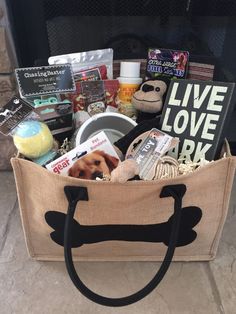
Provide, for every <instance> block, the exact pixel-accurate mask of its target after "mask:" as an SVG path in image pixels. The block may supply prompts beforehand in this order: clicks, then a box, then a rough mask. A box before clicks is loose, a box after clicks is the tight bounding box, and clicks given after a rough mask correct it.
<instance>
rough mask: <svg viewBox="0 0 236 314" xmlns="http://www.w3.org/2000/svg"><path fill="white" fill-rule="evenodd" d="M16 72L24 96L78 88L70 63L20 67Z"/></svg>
mask: <svg viewBox="0 0 236 314" xmlns="http://www.w3.org/2000/svg"><path fill="white" fill-rule="evenodd" d="M15 74H16V79H17V83H18V86H19V91H20V94H21V96H22V97H31V96H37V95H43V94H53V93H65V92H73V91H75V89H76V88H75V82H74V78H73V73H72V69H71V65H70V64H58V65H50V66H43V67H32V68H18V69H16V70H15Z"/></svg>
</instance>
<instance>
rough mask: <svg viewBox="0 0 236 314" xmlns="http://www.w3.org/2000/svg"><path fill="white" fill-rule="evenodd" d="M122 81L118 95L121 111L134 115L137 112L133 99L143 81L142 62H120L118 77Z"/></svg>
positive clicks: (130, 115)
mask: <svg viewBox="0 0 236 314" xmlns="http://www.w3.org/2000/svg"><path fill="white" fill-rule="evenodd" d="M117 80H118V81H119V83H120V89H119V93H118V97H119V100H120V106H119V111H120V112H121V113H123V114H125V115H126V116H128V117H131V118H132V117H134V116H135V114H136V111H135V108H134V106H133V105H132V104H131V99H132V96H133V94H134V93H135V91H136V90H137V89H138V88H139V85H140V84H141V83H142V78H141V77H140V62H128V61H122V62H121V63H120V77H118V78H117Z"/></svg>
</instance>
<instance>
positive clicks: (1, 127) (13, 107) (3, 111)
mask: <svg viewBox="0 0 236 314" xmlns="http://www.w3.org/2000/svg"><path fill="white" fill-rule="evenodd" d="M33 109H34V108H33V107H32V106H31V105H30V104H28V103H27V102H26V101H24V100H22V99H20V98H18V97H13V98H12V99H11V100H10V101H9V102H8V103H7V104H6V105H5V106H3V107H2V108H0V132H1V133H2V134H4V135H8V134H9V133H11V131H12V130H13V129H14V128H15V127H16V126H17V125H18V124H19V123H20V122H21V121H23V120H24V119H25V118H26V117H27V116H28V115H29V114H30V113H31V112H32V111H33Z"/></svg>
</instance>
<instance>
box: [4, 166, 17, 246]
mask: <svg viewBox="0 0 236 314" xmlns="http://www.w3.org/2000/svg"><path fill="white" fill-rule="evenodd" d="M16 199H17V197H16V188H15V181H14V176H13V172H10V171H9V172H7V171H4V172H2V171H0V200H1V202H0V221H1V223H0V252H1V251H2V248H3V246H4V242H5V240H6V235H7V232H8V229H9V224H8V222H9V219H10V216H11V214H12V212H13V211H14V209H15V205H16Z"/></svg>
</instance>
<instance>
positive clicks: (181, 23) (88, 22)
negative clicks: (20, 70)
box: [7, 0, 236, 81]
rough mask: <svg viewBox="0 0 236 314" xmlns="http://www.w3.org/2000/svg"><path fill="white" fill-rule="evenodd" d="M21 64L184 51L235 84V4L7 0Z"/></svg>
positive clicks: (227, 0) (221, 0) (213, 0)
mask: <svg viewBox="0 0 236 314" xmlns="http://www.w3.org/2000/svg"><path fill="white" fill-rule="evenodd" d="M7 2H8V8H9V13H10V15H11V17H12V25H13V31H14V36H15V42H16V44H17V53H18V58H19V62H20V65H21V66H32V65H34V64H36V63H37V62H43V61H44V60H47V58H48V57H49V56H52V55H58V54H64V53H73V52H78V51H87V50H94V49H98V48H106V47H112V48H114V58H115V59H124V58H125V59H126V58H128V59H132V58H146V54H147V48H148V47H162V48H174V49H184V50H188V51H189V52H190V55H191V56H192V57H194V58H208V60H210V62H212V63H214V64H216V70H217V69H218V70H219V73H216V75H217V79H219V80H228V81H236V80H235V79H236V63H235V62H234V59H235V49H236V19H235V16H236V1H234V0H203V1H202V0H132V1H130V0H129V1H128V0H127V1H125V0H121V1H117V0H109V1H106V0H103V1H100V0H98V1H94V0H33V1H32V0H18V1H14V0H7Z"/></svg>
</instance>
